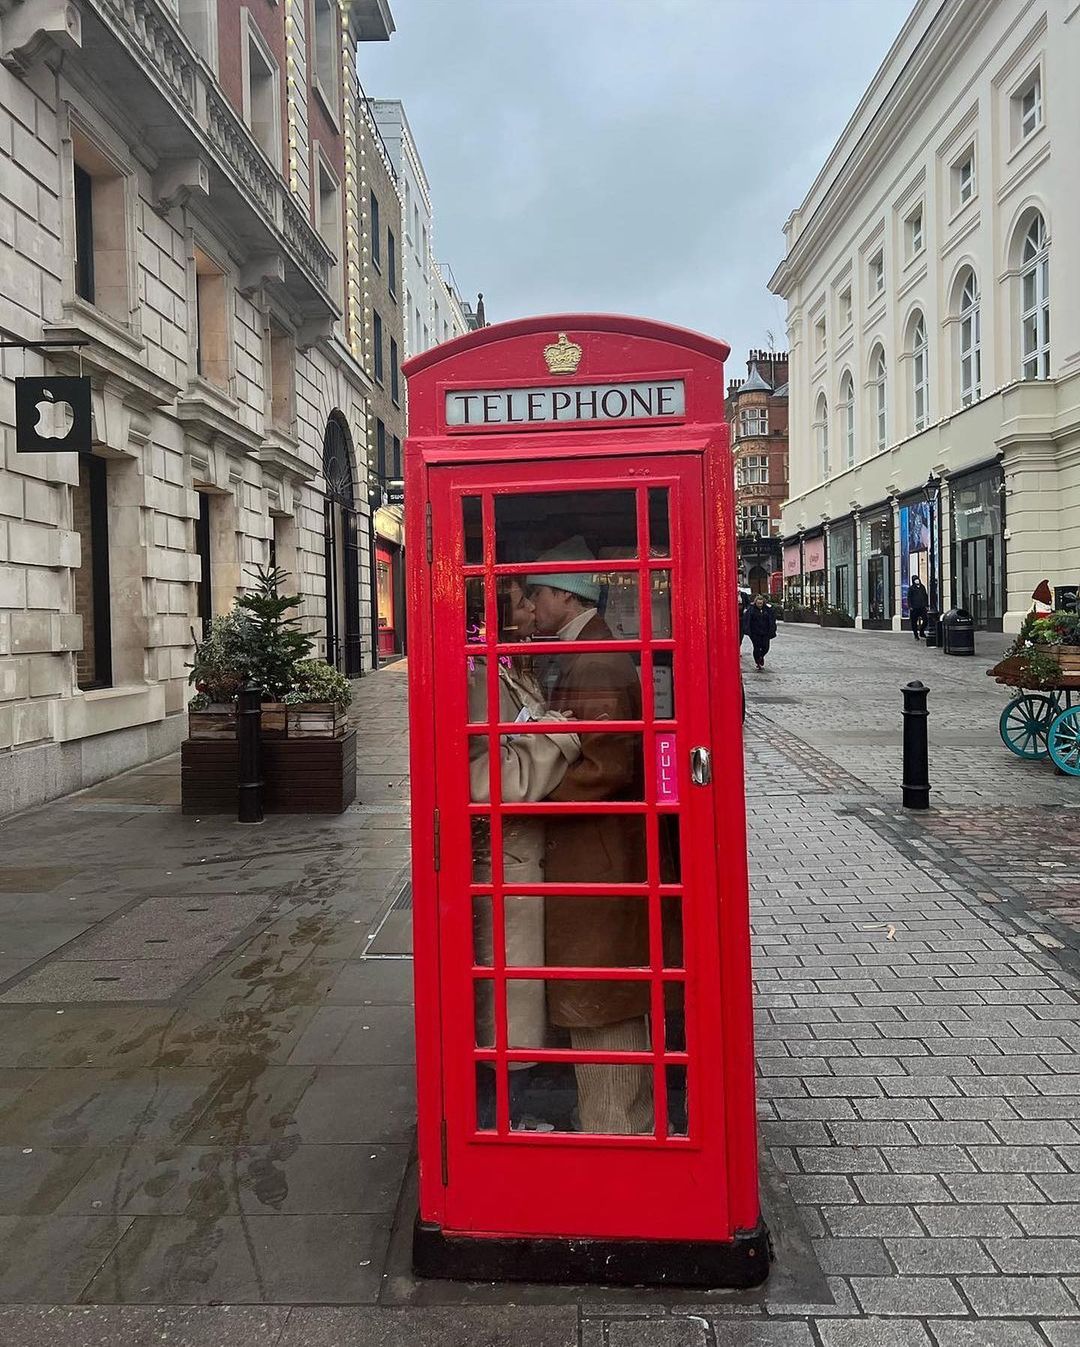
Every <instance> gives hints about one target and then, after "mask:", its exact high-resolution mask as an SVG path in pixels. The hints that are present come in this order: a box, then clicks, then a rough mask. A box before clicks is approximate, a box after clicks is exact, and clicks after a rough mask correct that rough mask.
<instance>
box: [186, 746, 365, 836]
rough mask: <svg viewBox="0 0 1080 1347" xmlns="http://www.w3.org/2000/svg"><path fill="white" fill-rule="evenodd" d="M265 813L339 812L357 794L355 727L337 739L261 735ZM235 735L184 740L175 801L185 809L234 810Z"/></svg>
mask: <svg viewBox="0 0 1080 1347" xmlns="http://www.w3.org/2000/svg"><path fill="white" fill-rule="evenodd" d="M262 776H263V810H264V812H265V813H267V814H340V813H343V812H344V811H345V810H346V809H347V808H348V807H349V805H350V804H352V802H353V800H355V799H356V731H355V730H349V731H347V732H346V733H345V734H343V735H339V736H338V737H336V738H332V739H331V738H324V737H319V738H305V739H264V741H263V746H262ZM236 796H237V745H236V740H235V738H233V739H231V740H230V739H226V738H224V737H217V738H213V739H185V740H184V742H183V743H182V744H181V746H180V800H181V809H182V811H183V812H184V813H185V814H199V815H202V814H235V813H236Z"/></svg>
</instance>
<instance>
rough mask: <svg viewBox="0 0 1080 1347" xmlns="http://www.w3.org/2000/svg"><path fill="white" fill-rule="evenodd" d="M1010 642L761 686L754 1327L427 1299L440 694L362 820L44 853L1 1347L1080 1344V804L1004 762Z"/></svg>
mask: <svg viewBox="0 0 1080 1347" xmlns="http://www.w3.org/2000/svg"><path fill="white" fill-rule="evenodd" d="M979 639H980V650H981V652H982V653H980V655H979V656H977V657H976V658H975V659H973V660H972V659H969V660H961V659H950V658H947V657H944V656H942V655H940V654H938V653H937V652H935V651H933V650H930V651H927V650H926V649H924V648H923V647H921V646H917V645H915V643H914V642H913V641H911V640H910V638H909V637H905V636H891V635H877V634H869V633H867V634H863V633H858V632H834V631H821V630H818V629H816V628H807V627H794V628H786V629H785V628H783V627H781V631H780V635H779V638H778V639H777V641H776V642H775V644H774V646H773V650H772V652H771V654H770V656H769V661H768V663H769V668H768V671H767V672H765V673H763V674H760V675H759V674H756V673H755V672H754V670H753V666H752V664H751V662H750V660H749V659H748V658H747V657H744V659H743V662H742V664H743V675H744V678H745V680H746V683H747V698H748V715H747V733H746V741H747V771H748V792H749V816H750V853H751V865H752V875H753V888H754V895H753V896H754V914H753V920H754V935H755V961H756V962H755V972H756V979H757V989H758V999H757V1015H758V1055H759V1065H760V1096H759V1112H760V1116H761V1136H762V1142H763V1192H764V1197H765V1204H766V1211H767V1216H768V1219H769V1221H770V1224H771V1227H772V1231H773V1236H774V1240H775V1243H776V1249H777V1262H776V1264H775V1267H774V1270H773V1274H772V1277H771V1278H770V1280H769V1282H768V1283H767V1284H766V1285H765V1286H764V1287H762V1288H759V1289H758V1290H757V1291H754V1292H749V1293H740V1294H731V1293H714V1294H703V1293H700V1292H678V1291H673V1292H663V1293H661V1292H657V1291H647V1290H638V1291H633V1290H628V1291H622V1292H597V1291H595V1290H593V1291H590V1290H575V1289H573V1288H533V1287H520V1286H519V1287H496V1286H460V1285H451V1284H439V1283H427V1284H418V1283H416V1282H415V1281H414V1280H413V1279H412V1277H411V1274H410V1273H409V1269H408V1251H407V1243H408V1238H407V1237H408V1228H409V1224H410V1222H411V1217H412V1210H413V1202H414V1197H413V1194H412V1189H411V1184H412V1179H411V1174H410V1171H409V1156H410V1147H411V1133H412V1126H413V1118H414V1114H413V1103H412V1082H411V1071H412V1067H411V1061H412V1046H411V1010H410V1005H409V1002H410V974H409V962H408V959H407V957H405V956H406V954H407V950H408V940H409V924H410V917H411V913H410V910H409V904H408V901H407V890H405V889H404V888H403V887H402V881H403V870H402V867H403V865H404V863H405V861H406V857H407V851H406V834H405V831H404V829H405V825H406V822H407V811H406V799H405V792H406V788H407V782H406V780H405V775H404V761H405V759H404V750H405V737H404V714H405V707H404V690H405V676H404V667H403V666H400V665H399V666H395V667H393V668H391V669H390V670H387V671H385V672H383V673H380V674H378V675H377V676H375V677H373V678H369V679H366V680H364V681H363V683H361V684H360V696H359V699H358V702H357V704H356V707H355V714H354V718H355V719H356V721H357V723H358V726H359V729H360V734H361V741H362V747H361V751H360V763H361V766H360V792H359V799H358V803H357V805H356V806H354V807H353V809H351V810H350V811H349V812H348V813H346V814H345V815H343V816H342V817H341V818H339V819H334V820H318V821H315V820H311V821H307V822H305V824H304V828H303V830H302V831H300V830H298V829H297V827H296V821H295V820H286V819H276V820H270V821H268V823H267V824H266V825H265V826H264V827H263V828H261V829H256V830H242V829H237V828H236V826H235V825H233V824H232V823H231V822H229V821H228V820H225V819H218V820H213V821H211V820H203V821H199V820H197V819H192V818H184V817H182V816H180V815H179V814H178V812H176V809H175V803H174V801H175V794H176V769H175V764H174V763H173V762H172V761H171V760H165V761H163V762H161V763H159V764H155V765H153V766H152V767H151V768H150V769H149V770H144V771H140V772H135V773H130V774H128V775H127V776H124V777H119V778H116V779H115V780H113V781H111V782H107V783H105V784H104V785H102V786H100V787H96V788H94V789H93V790H91V791H89V792H86V793H84V794H82V795H79V796H74V797H70V798H69V799H67V800H65V801H61V802H58V803H56V804H54V805H50V806H47V807H45V808H43V809H41V810H38V811H35V812H33V813H31V814H27V815H24V816H22V817H21V818H19V819H16V820H13V821H11V822H9V823H7V824H6V825H5V828H4V838H5V851H4V862H3V867H2V869H0V885H2V893H0V935H2V936H3V939H2V940H0V950H2V951H3V953H2V954H0V958H2V959H3V960H4V961H5V962H4V965H3V969H2V972H3V976H4V978H5V979H6V980H5V981H3V982H0V1029H2V1042H3V1048H2V1050H0V1052H2V1061H3V1066H2V1067H0V1150H2V1158H3V1166H2V1170H0V1204H2V1206H0V1302H2V1303H3V1307H2V1308H0V1340H2V1341H5V1342H7V1341H10V1342H13V1343H18V1344H20V1347H22V1344H35V1343H54V1342H56V1343H59V1342H61V1341H63V1342H65V1343H73V1344H75V1345H76V1347H82V1344H84V1343H85V1344H87V1347H89V1344H91V1343H94V1344H96V1343H98V1342H100V1341H103V1340H106V1339H108V1340H110V1341H115V1342H117V1343H122V1344H128V1343H131V1344H143V1343H150V1342H153V1341H159V1340H162V1339H164V1338H165V1337H166V1335H167V1339H168V1341H170V1342H173V1343H181V1344H185V1345H187V1344H191V1347H199V1345H201V1344H206V1345H207V1347H209V1345H210V1344H217V1343H220V1342H223V1341H226V1340H227V1341H228V1342H230V1343H231V1344H237V1345H238V1347H246V1344H249V1343H251V1344H255V1343H258V1344H266V1345H267V1347H294V1344H300V1343H303V1344H305V1347H330V1345H331V1344H344V1343H349V1344H361V1345H362V1347H367V1344H373V1345H374V1344H379V1345H380V1347H381V1345H382V1344H396V1343H399V1342H400V1343H408V1342H423V1343H425V1344H431V1347H466V1344H469V1347H473V1344H475V1343H477V1342H483V1343H484V1344H485V1347H489V1345H490V1347H503V1344H505V1345H506V1347H510V1344H519V1343H521V1342H524V1341H529V1342H531V1343H533V1344H535V1345H536V1347H574V1345H576V1344H579V1343H580V1344H581V1347H639V1345H640V1347H654V1345H655V1347H983V1344H989V1345H990V1347H993V1345H994V1344H1002V1345H1003V1347H1066V1345H1067V1344H1076V1343H1078V1342H1080V1256H1078V1253H1077V1249H1078V1247H1080V1242H1078V1237H1080V1129H1078V1127H1077V1124H1076V1118H1077V1114H1078V1104H1080V1065H1078V1064H1080V1008H1078V1006H1077V998H1076V990H1077V985H1078V984H1077V980H1076V968H1077V961H1076V955H1077V947H1078V934H1077V920H1078V913H1077V907H1076V903H1075V895H1076V887H1077V880H1076V850H1075V847H1074V846H1073V845H1072V844H1071V843H1070V840H1069V836H1070V829H1071V828H1072V827H1073V826H1074V822H1075V820H1076V818H1077V816H1076V814H1075V813H1073V810H1074V809H1075V808H1076V806H1077V804H1078V803H1080V795H1078V794H1077V782H1076V781H1075V780H1073V779H1066V778H1062V777H1058V776H1056V775H1055V774H1054V772H1053V770H1052V768H1050V767H1049V766H1047V765H1046V764H1039V763H1034V764H1029V763H1022V762H1020V761H1019V760H1018V759H1015V758H1013V757H1012V755H1010V754H1009V753H1008V752H1007V751H1006V750H1005V748H1004V747H1003V746H1002V745H1001V744H1000V742H999V741H998V738H997V728H996V727H997V716H998V713H999V712H1000V709H1001V706H1002V705H1003V702H1004V695H1003V690H1002V689H1000V688H997V687H996V686H995V685H994V684H993V682H992V681H991V680H990V679H987V678H986V676H985V669H986V667H988V665H989V663H990V662H992V659H993V658H994V657H995V652H996V651H997V650H999V649H1000V647H1001V645H1002V644H1003V640H1002V638H1000V637H990V636H981V635H980V638H979ZM916 676H918V677H922V678H923V679H924V680H925V681H926V682H927V683H928V684H929V686H930V689H931V693H930V708H931V721H930V726H931V779H932V784H933V787H934V790H933V796H932V799H933V804H934V808H933V809H932V810H931V811H930V812H929V814H927V815H925V816H918V815H903V814H902V813H901V811H900V809H899V807H898V801H899V776H900V693H899V688H900V685H901V684H902V683H904V682H906V681H907V680H908V679H909V678H912V677H916ZM207 908H210V909H211V915H210V916H209V917H207V916H205V914H204V909H207ZM187 912H191V913H192V914H193V915H194V913H195V912H198V913H199V914H200V916H198V917H197V918H196V923H200V922H206V923H207V924H206V925H205V926H203V927H202V936H201V943H199V942H198V941H194V942H193V940H192V938H191V937H190V936H186V935H185V938H184V939H182V940H180V939H176V938H175V937H176V934H177V933H178V932H184V931H185V930H186V928H185V927H184V925H183V923H184V921H185V920H187V919H188V918H187V917H186V916H185V913H187Z"/></svg>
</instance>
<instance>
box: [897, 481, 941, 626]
mask: <svg viewBox="0 0 1080 1347" xmlns="http://www.w3.org/2000/svg"><path fill="white" fill-rule="evenodd" d="M933 508H934V507H933V505H932V504H931V503H930V502H929V501H927V500H919V499H915V500H909V501H906V502H905V503H904V504H903V505H901V506H900V614H901V616H902V617H907V615H908V601H907V594H908V585H910V583H911V579H912V576H915V575H917V576H918V577H919V579H920V580H921V581H922V582H923V584H924V585H925V586H926V587H927V589H929V588H930V579H931V577H930V540H931V538H932V537H933V529H934V525H935V523H936V521H935V520H934V517H933Z"/></svg>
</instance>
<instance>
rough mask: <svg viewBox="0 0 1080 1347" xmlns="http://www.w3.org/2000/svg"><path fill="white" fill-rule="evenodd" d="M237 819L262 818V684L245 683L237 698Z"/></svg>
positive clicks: (258, 820) (238, 820) (258, 821)
mask: <svg viewBox="0 0 1080 1347" xmlns="http://www.w3.org/2000/svg"><path fill="white" fill-rule="evenodd" d="M236 755H237V757H236V781H237V803H236V821H237V822H238V823H261V822H262V821H263V804H262V792H263V780H262V688H260V687H257V686H256V685H255V684H254V683H248V684H247V686H246V687H244V688H243V690H242V691H241V692H240V695H239V696H238V697H237V699H236Z"/></svg>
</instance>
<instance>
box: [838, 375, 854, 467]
mask: <svg viewBox="0 0 1080 1347" xmlns="http://www.w3.org/2000/svg"><path fill="white" fill-rule="evenodd" d="M840 434H841V435H842V436H843V437H844V466H845V467H848V468H853V467H854V466H855V381H854V379H852V377H851V375H850V373H847V374H845V375H844V377H843V378H842V379H841V380H840Z"/></svg>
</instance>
